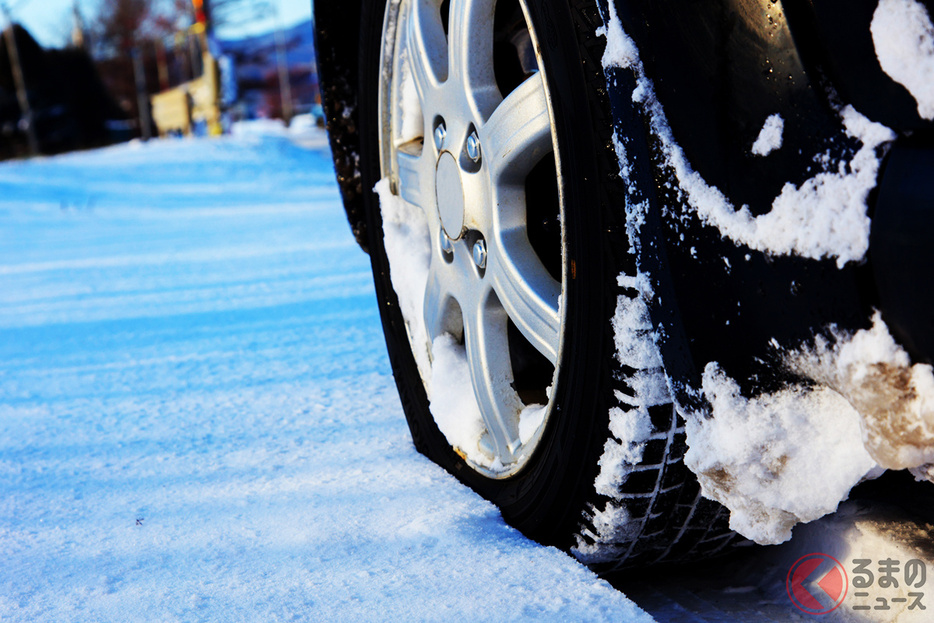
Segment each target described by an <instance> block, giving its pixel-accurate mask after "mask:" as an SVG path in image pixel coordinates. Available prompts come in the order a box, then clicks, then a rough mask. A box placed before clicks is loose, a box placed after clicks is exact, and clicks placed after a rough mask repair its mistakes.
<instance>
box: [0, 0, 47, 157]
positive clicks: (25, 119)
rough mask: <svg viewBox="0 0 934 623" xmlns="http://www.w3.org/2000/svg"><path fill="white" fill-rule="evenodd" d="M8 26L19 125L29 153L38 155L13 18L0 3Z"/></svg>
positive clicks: (7, 37)
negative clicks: (27, 143) (24, 132)
mask: <svg viewBox="0 0 934 623" xmlns="http://www.w3.org/2000/svg"><path fill="white" fill-rule="evenodd" d="M0 8H2V9H3V14H4V16H5V17H6V21H7V23H8V26H7V28H6V30H5V31H4V35H5V36H6V50H7V54H8V55H9V57H10V67H11V68H12V70H13V82H14V83H15V84H16V99H17V101H18V102H19V110H20V115H21V118H20V125H25V128H24V129H25V130H26V138H27V140H28V141H29V153H30V155H33V156H36V155H38V154H39V140H38V139H37V138H36V128H35V127H34V126H33V123H32V108H30V107H29V94H28V93H27V92H26V81H25V80H24V79H23V66H22V65H21V64H20V62H19V50H18V49H17V47H16V33H15V32H14V31H13V18H12V16H11V15H10V10H9V9H8V8H7V6H6V3H5V2H4V3H0Z"/></svg>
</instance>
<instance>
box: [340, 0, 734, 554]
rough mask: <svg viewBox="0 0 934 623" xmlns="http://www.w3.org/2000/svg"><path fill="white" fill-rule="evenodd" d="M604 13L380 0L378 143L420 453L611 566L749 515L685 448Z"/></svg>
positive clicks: (711, 536)
mask: <svg viewBox="0 0 934 623" xmlns="http://www.w3.org/2000/svg"><path fill="white" fill-rule="evenodd" d="M597 15H598V13H597V11H596V7H595V6H594V5H593V4H592V3H591V2H586V1H577V0H571V1H569V2H548V1H531V0H530V1H524V2H519V1H518V0H451V1H450V3H448V2H447V1H445V2H443V3H442V2H433V1H431V0H403V1H402V2H400V3H398V4H395V3H390V4H389V6H387V5H386V2H385V0H368V1H367V2H366V3H365V6H364V11H363V20H362V33H361V71H360V85H359V93H360V130H361V137H362V145H361V154H360V156H361V173H362V177H363V184H364V188H368V189H370V188H378V189H379V190H380V197H377V195H376V194H375V193H365V209H366V220H367V223H366V224H367V228H366V229H367V232H368V237H369V239H368V241H367V243H368V248H369V249H370V257H371V262H372V267H373V274H374V278H375V282H376V292H377V297H378V300H379V303H380V313H381V318H382V322H383V328H384V333H385V336H386V343H387V349H388V352H389V358H390V362H391V365H392V368H393V374H394V376H395V379H396V384H397V387H398V390H399V394H400V397H401V399H402V404H403V408H404V410H405V414H406V418H407V420H408V423H409V427H410V429H411V432H412V437H413V440H414V442H415V445H416V447H417V449H418V450H419V451H420V452H422V453H424V454H425V455H427V456H428V457H429V458H431V459H432V460H433V461H435V462H436V463H438V464H439V465H441V466H442V467H444V468H445V469H447V470H448V471H449V472H451V473H452V474H454V475H455V476H457V477H458V478H459V479H460V480H461V481H462V482H464V483H465V484H467V485H468V486H470V487H471V488H473V489H474V490H476V491H477V492H478V493H480V494H481V495H482V496H483V497H485V498H487V499H489V500H491V501H492V502H494V503H495V504H496V505H497V506H499V507H500V509H501V510H502V513H503V516H504V518H505V519H506V521H508V522H509V523H510V524H512V525H514V526H515V527H517V528H518V529H520V530H521V531H523V532H524V533H525V534H527V535H528V536H530V537H532V538H534V539H537V540H539V541H542V542H545V543H550V544H556V545H558V546H561V547H563V548H567V549H573V550H574V551H575V553H576V554H577V555H578V556H579V557H580V558H581V559H582V560H584V561H585V562H588V563H591V564H593V565H595V566H597V567H598V568H600V569H603V570H608V569H612V568H617V567H619V566H622V565H628V564H636V563H639V562H647V561H655V560H661V559H665V560H674V559H679V558H684V557H691V556H692V555H694V554H696V552H697V551H698V547H700V548H701V549H703V550H707V551H712V550H714V549H718V548H721V547H724V546H726V544H728V543H729V541H730V540H731V539H732V533H730V532H729V531H728V529H727V528H726V519H727V516H726V513H725V511H724V510H723V509H722V508H721V507H719V506H718V505H716V504H714V503H710V502H707V501H704V500H701V499H700V496H699V490H698V486H697V483H696V480H695V479H694V477H693V475H692V474H690V472H689V471H688V470H687V469H686V468H685V467H684V465H683V460H682V458H683V454H684V451H685V449H686V446H685V442H684V432H683V422H682V421H680V420H679V417H678V416H677V414H676V412H675V410H674V407H673V405H672V404H671V400H670V397H669V395H668V392H667V387H666V385H665V375H664V371H663V369H662V365H661V359H660V357H659V356H658V349H657V347H656V346H655V344H654V341H653V339H652V335H653V326H652V324H651V320H650V319H649V314H648V301H647V299H648V298H651V296H652V293H651V287H650V286H649V285H648V284H645V283H644V281H642V280H640V277H639V275H638V271H637V270H636V265H635V256H634V254H633V253H632V252H631V249H630V240H629V239H628V238H627V236H626V223H625V217H624V212H623V206H624V205H625V192H624V189H623V187H622V182H621V180H620V177H619V171H618V163H617V161H616V155H615V152H614V151H613V147H612V140H611V133H612V123H611V122H610V119H609V115H608V108H609V107H608V104H607V102H606V101H605V98H606V95H605V86H606V85H605V78H604V76H603V71H602V67H601V65H600V63H599V59H600V56H601V55H602V45H603V42H602V40H600V39H597V38H596V37H595V36H594V34H593V33H594V32H595V31H596V29H597V27H598V26H600V25H601V24H599V23H595V21H594V20H597V19H598V18H597V17H596V16H597ZM484 16H485V17H484ZM407 81H411V82H407ZM413 83H414V84H413ZM413 87H414V88H413ZM416 109H417V110H416ZM439 127H440V128H442V129H441V130H440V131H439ZM475 156H479V157H475ZM378 184H379V186H378ZM478 247H479V248H480V250H479V251H478ZM465 377H466V378H465ZM465 388H466V392H465V391H464V390H465ZM429 397H430V398H429ZM471 401H473V403H472V404H471ZM465 405H466V406H465Z"/></svg>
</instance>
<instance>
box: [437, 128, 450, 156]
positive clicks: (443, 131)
mask: <svg viewBox="0 0 934 623" xmlns="http://www.w3.org/2000/svg"><path fill="white" fill-rule="evenodd" d="M447 135H448V130H447V128H446V127H444V121H439V122H438V125H436V126H435V147H437V148H438V151H441V149H442V148H443V147H444V139H445V137H447Z"/></svg>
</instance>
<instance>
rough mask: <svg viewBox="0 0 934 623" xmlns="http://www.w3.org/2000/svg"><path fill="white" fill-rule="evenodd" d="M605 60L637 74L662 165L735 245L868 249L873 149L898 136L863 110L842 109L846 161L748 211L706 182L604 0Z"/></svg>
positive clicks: (835, 252)
mask: <svg viewBox="0 0 934 623" xmlns="http://www.w3.org/2000/svg"><path fill="white" fill-rule="evenodd" d="M597 34H598V35H605V36H606V39H607V45H606V50H605V52H604V55H603V61H602V62H603V66H604V67H605V68H607V69H612V68H622V69H631V70H632V71H633V72H634V73H635V75H636V78H637V86H636V88H635V90H634V91H633V93H632V100H633V102H635V103H636V104H637V105H639V106H640V107H641V108H642V109H643V110H644V111H645V113H646V115H647V116H648V118H649V122H650V124H651V128H652V132H653V134H654V135H655V137H656V138H657V139H658V140H659V143H660V145H661V149H662V152H663V153H664V157H665V166H666V167H667V168H668V169H670V170H671V172H673V174H674V176H675V179H676V180H677V185H678V189H679V191H680V192H681V193H682V194H683V196H684V198H685V199H686V200H687V204H688V205H689V206H690V207H691V208H692V209H693V211H694V213H695V214H696V215H697V217H698V218H700V219H701V220H702V221H703V222H704V223H706V224H708V225H712V226H714V227H716V228H717V229H718V230H719V231H720V233H721V234H722V235H723V236H724V237H726V238H729V239H730V240H733V241H734V242H736V243H738V244H742V245H745V246H747V247H749V248H751V249H756V250H758V251H762V252H765V253H769V254H773V255H798V256H801V257H806V258H811V259H822V258H832V259H835V260H836V262H837V264H838V265H839V266H843V265H844V264H846V263H847V262H853V261H859V260H861V259H862V258H863V257H864V256H865V255H866V251H867V250H868V249H869V217H868V216H867V214H866V200H867V198H868V196H869V193H870V191H871V190H872V189H873V188H874V187H875V185H876V176H877V174H878V171H879V156H878V154H877V150H878V148H880V147H881V146H883V145H884V144H885V143H887V142H888V141H891V140H893V139H894V138H895V135H894V133H893V132H892V131H891V130H889V129H888V128H886V127H885V126H883V125H881V124H878V123H874V122H872V121H870V120H869V119H867V118H866V117H864V116H862V115H861V114H860V113H859V112H857V111H856V110H855V109H854V108H853V107H852V106H846V107H844V108H843V109H841V110H840V111H839V115H840V120H841V124H842V126H843V133H845V134H846V136H849V137H851V138H854V139H857V140H858V141H859V142H860V144H861V147H860V148H859V149H858V150H856V151H855V153H854V154H853V155H852V157H851V158H850V159H849V161H845V160H843V161H840V162H833V163H827V166H826V167H825V169H824V170H822V171H821V172H819V173H817V174H815V175H814V176H813V177H811V178H809V179H807V180H805V181H804V182H803V183H801V184H800V185H798V186H796V185H794V184H792V183H790V182H788V183H786V184H785V185H784V186H783V187H782V190H781V192H780V193H779V195H778V196H777V197H775V199H774V200H773V202H772V205H771V210H770V211H769V212H766V213H765V214H761V215H759V216H753V214H752V212H751V211H750V209H749V207H748V206H739V207H736V206H734V205H733V204H732V203H731V201H730V199H729V198H728V197H726V195H724V194H723V192H721V191H720V189H718V188H716V187H714V186H711V185H710V184H708V183H707V182H706V181H705V180H704V179H703V178H702V177H701V176H700V174H699V173H697V171H695V170H694V169H693V167H692V166H691V163H690V162H688V160H687V157H686V156H685V154H684V151H683V150H682V148H681V146H680V145H679V144H678V142H677V140H676V138H675V136H674V135H673V133H672V130H671V127H670V125H669V124H668V120H667V118H666V116H665V111H664V109H663V107H662V105H661V103H660V102H659V100H658V98H657V97H656V95H655V89H654V86H653V84H652V81H651V80H650V79H649V78H648V77H647V76H646V75H645V70H644V68H643V65H642V61H641V60H640V58H639V53H638V50H637V49H636V46H635V44H634V43H633V41H632V39H631V38H630V37H629V35H627V34H626V33H625V31H624V30H623V27H622V23H621V22H620V20H619V17H618V16H617V15H616V9H615V7H614V6H613V4H612V3H610V4H609V20H608V22H607V24H606V27H605V28H601V29H600V30H599V31H598V33H597Z"/></svg>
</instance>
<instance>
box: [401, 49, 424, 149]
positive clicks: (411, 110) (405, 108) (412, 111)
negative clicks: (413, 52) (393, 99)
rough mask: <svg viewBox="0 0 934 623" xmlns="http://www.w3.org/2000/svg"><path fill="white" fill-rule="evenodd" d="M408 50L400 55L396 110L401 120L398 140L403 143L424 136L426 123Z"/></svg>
mask: <svg viewBox="0 0 934 623" xmlns="http://www.w3.org/2000/svg"><path fill="white" fill-rule="evenodd" d="M408 56H409V53H408V50H403V51H402V52H401V54H400V62H399V69H398V71H399V72H400V76H399V92H400V93H399V95H400V97H399V103H398V108H397V110H396V115H397V118H398V119H399V127H398V133H399V135H398V137H397V138H398V140H399V141H400V142H402V143H405V142H408V141H411V140H413V139H416V138H418V137H419V136H423V135H424V132H425V122H424V119H423V117H422V102H421V100H420V99H419V97H418V89H417V88H416V86H415V78H414V77H413V76H412V67H411V65H410V64H409V62H408Z"/></svg>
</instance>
